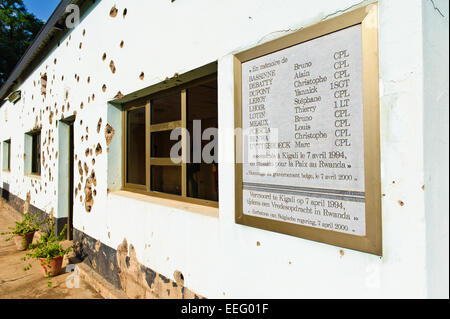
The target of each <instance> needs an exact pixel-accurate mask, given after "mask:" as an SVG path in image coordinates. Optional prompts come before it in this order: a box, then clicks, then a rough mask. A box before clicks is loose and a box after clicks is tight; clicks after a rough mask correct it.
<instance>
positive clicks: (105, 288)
mask: <svg viewBox="0 0 450 319" xmlns="http://www.w3.org/2000/svg"><path fill="white" fill-rule="evenodd" d="M76 267H77V269H78V271H79V273H80V277H81V279H83V280H85V281H86V282H88V283H89V285H90V286H91V287H92V288H94V289H95V290H96V291H97V292H98V293H99V294H100V295H101V296H102V297H103V298H105V299H129V298H128V296H127V295H126V294H125V292H123V291H122V290H119V289H117V288H116V287H114V286H113V285H112V284H111V283H109V282H108V281H107V280H105V279H104V278H103V277H102V276H100V275H99V274H97V273H96V272H95V271H94V270H93V269H92V268H90V267H89V266H88V265H86V264H83V263H80V264H77V265H76Z"/></svg>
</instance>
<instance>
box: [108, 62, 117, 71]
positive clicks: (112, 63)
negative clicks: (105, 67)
mask: <svg viewBox="0 0 450 319" xmlns="http://www.w3.org/2000/svg"><path fill="white" fill-rule="evenodd" d="M109 68H110V69H111V72H112V74H115V73H116V65H115V64H114V61H113V60H111V62H109Z"/></svg>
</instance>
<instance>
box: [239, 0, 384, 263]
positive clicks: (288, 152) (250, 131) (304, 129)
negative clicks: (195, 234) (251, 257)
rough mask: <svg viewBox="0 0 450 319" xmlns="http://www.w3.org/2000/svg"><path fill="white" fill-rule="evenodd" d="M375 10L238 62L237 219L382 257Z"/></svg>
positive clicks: (288, 39)
mask: <svg viewBox="0 0 450 319" xmlns="http://www.w3.org/2000/svg"><path fill="white" fill-rule="evenodd" d="M376 12H377V10H376V5H370V6H368V7H364V8H361V9H359V10H356V11H354V12H352V13H349V14H346V15H343V16H340V17H338V18H335V19H333V20H330V21H327V22H323V23H321V24H319V25H316V26H314V27H311V28H308V29H305V30H302V31H299V32H298V33H297V34H293V35H290V37H286V38H282V39H279V40H275V41H273V42H271V43H267V44H265V45H263V46H261V47H258V48H254V49H252V50H249V51H247V52H244V53H242V54H240V55H237V56H236V77H239V78H237V79H236V80H237V84H238V85H237V87H238V88H239V90H238V92H236V95H237V96H236V102H237V105H238V109H239V112H238V114H239V115H238V116H237V118H236V126H237V128H241V129H242V136H240V137H239V138H238V139H239V140H238V143H237V149H236V152H237V154H238V155H237V157H236V161H237V165H236V167H237V174H236V175H237V181H236V191H237V198H236V201H237V203H236V221H237V223H240V224H244V225H248V226H254V227H259V228H264V229H268V230H273V231H278V232H282V233H287V234H291V235H296V236H299V237H304V238H307V239H312V240H318V241H322V242H327V243H331V244H335V245H338V246H342V247H348V248H353V249H358V250H362V251H367V252H371V253H375V254H379V255H381V228H380V220H381V208H380V177H379V174H380V171H379V114H378V105H379V103H378V63H377V59H378V58H377V56H378V52H377V42H376V41H377V39H376V37H375V35H376V34H377V30H376V28H377V26H376V23H375V24H374V19H375V21H376ZM302 39H304V40H303V41H302ZM375 51H376V55H373V54H372V53H373V52H375ZM371 59H374V60H371ZM373 71H376V72H373ZM370 77H372V79H371V78H370ZM365 82H367V83H365ZM377 197H378V198H377Z"/></svg>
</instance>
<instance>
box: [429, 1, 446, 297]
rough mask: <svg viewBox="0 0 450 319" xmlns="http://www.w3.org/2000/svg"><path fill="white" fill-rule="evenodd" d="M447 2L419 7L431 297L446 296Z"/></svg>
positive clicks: (437, 2) (431, 3) (430, 3)
mask: <svg viewBox="0 0 450 319" xmlns="http://www.w3.org/2000/svg"><path fill="white" fill-rule="evenodd" d="M448 5H449V2H448V1H447V0H434V2H431V1H425V2H424V6H423V24H424V26H423V33H424V41H423V52H424V80H423V82H424V110H425V112H424V138H423V139H424V158H425V214H426V224H427V228H426V233H427V269H428V271H427V274H428V277H427V278H428V291H429V296H430V297H432V298H448V297H449V293H448V292H449V286H448V283H449V278H448V273H449V271H448V269H449V266H448V265H449V263H448V260H449V257H448V251H449V247H448V229H449V224H448V215H449V207H448V192H449V189H448V173H449V172H448V166H449V165H448V163H449V158H448V152H449V151H448V150H449V149H448V134H449V127H448V118H449V114H448V109H449V104H448V67H449V66H448V36H449V34H448V28H449V26H448V16H449V10H448Z"/></svg>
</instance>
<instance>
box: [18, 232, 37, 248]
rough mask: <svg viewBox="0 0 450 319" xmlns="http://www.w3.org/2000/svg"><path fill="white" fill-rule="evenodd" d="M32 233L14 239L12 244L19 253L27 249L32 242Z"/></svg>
mask: <svg viewBox="0 0 450 319" xmlns="http://www.w3.org/2000/svg"><path fill="white" fill-rule="evenodd" d="M33 237H34V232H32V233H28V234H25V235H19V236H16V237H14V243H15V244H16V248H17V250H19V251H24V250H27V249H28V246H30V244H31V243H32V242H33Z"/></svg>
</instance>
